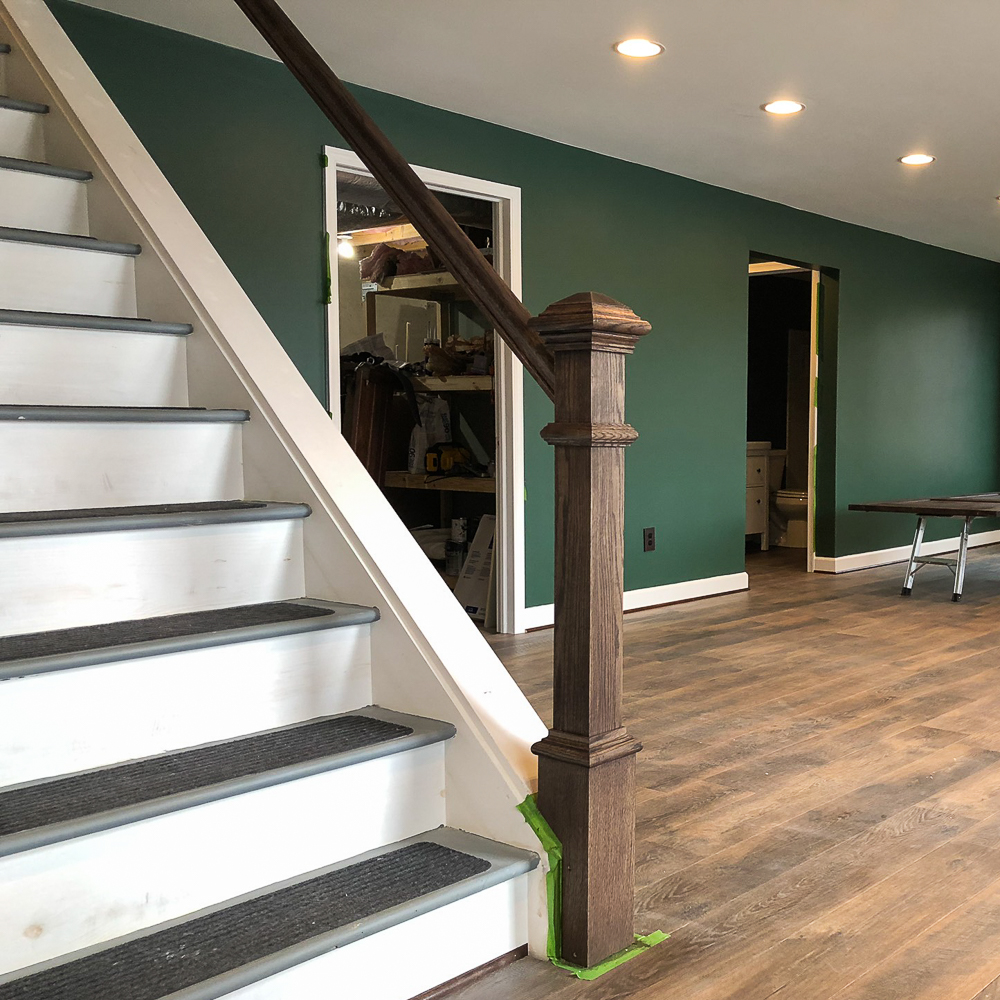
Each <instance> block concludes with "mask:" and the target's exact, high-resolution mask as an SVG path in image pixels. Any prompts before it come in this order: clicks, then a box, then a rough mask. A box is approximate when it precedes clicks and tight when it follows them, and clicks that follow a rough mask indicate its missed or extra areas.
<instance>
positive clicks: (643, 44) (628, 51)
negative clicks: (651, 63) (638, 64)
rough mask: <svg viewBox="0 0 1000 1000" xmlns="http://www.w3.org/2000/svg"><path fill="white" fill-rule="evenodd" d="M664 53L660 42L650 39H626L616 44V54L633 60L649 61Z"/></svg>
mask: <svg viewBox="0 0 1000 1000" xmlns="http://www.w3.org/2000/svg"><path fill="white" fill-rule="evenodd" d="M662 51H663V46H662V45H661V44H660V43H659V42H651V41H650V40H649V39H648V38H626V39H625V40H624V41H623V42H617V43H616V44H615V52H617V53H619V54H620V55H623V56H631V57H632V58H633V59H649V58H651V57H652V56H658V55H659V54H660V53H661V52H662Z"/></svg>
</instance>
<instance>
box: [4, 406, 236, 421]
mask: <svg viewBox="0 0 1000 1000" xmlns="http://www.w3.org/2000/svg"><path fill="white" fill-rule="evenodd" d="M249 419H250V413H249V411H248V410H233V409H212V410H210V409H208V408H207V407H204V406H76V405H72V406H65V405H51V404H45V403H42V404H38V403H30V404H20V403H4V404H0V421H3V420H24V421H30V420H43V421H50V422H51V421H74V422H75V421H80V422H88V421H100V422H102V423H105V422H111V423H114V422H129V423H242V422H243V421H246V420H249Z"/></svg>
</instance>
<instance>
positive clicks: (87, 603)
mask: <svg viewBox="0 0 1000 1000" xmlns="http://www.w3.org/2000/svg"><path fill="white" fill-rule="evenodd" d="M0 564H2V565H3V566H4V573H3V574H0V634H3V635H19V634H22V633H24V632H41V631H48V630H51V629H59V628H70V627H73V626H77V625H94V624H97V623H101V622H112V621H122V620H127V619H131V618H147V617H151V616H153V615H173V614H180V613H181V612H184V611H204V610H209V609H211V608H224V607H229V606H235V605H239V604H257V603H262V602H264V601H284V600H289V599H291V598H293V597H299V596H301V595H302V594H303V593H304V592H305V585H304V578H303V566H302V522H301V521H300V520H269V521H245V522H240V523H235V524H204V525H191V526H184V527H176V528H153V529H142V528H137V529H131V530H123V531H106V532H102V531H85V532H79V533H74V534H68V535H59V534H54V535H41V536H35V537H26V538H0ZM0 690H2V689H0Z"/></svg>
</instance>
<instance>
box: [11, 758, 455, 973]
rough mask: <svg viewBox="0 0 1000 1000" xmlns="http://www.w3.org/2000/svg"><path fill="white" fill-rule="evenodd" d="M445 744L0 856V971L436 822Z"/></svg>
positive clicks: (441, 811) (441, 807)
mask: <svg viewBox="0 0 1000 1000" xmlns="http://www.w3.org/2000/svg"><path fill="white" fill-rule="evenodd" d="M444 751H445V748H444V745H443V744H435V745H433V746H429V747H421V748H419V749H417V750H411V751H409V752H407V753H401V754H393V755H391V756H389V757H381V758H378V759H377V760H372V761H367V762H365V763H362V764H355V765H352V766H349V767H344V768H340V769H338V770H336V771H328V772H326V773H324V774H317V775H313V776H312V777H308V778H301V779H299V780H297V781H289V782H285V783H283V784H280V785H274V786H272V787H270V788H264V789H259V790H257V791H254V792H247V793H245V794H243V795H236V796H232V797H230V798H226V799H219V800H217V801H215V802H210V803H207V804H206V805H203V806H196V807H194V808H190V809H185V810H181V811H179V812H175V813H170V814H168V815H166V816H158V817H155V818H153V819H148V820H143V821H141V822H139V823H132V824H130V825H127V826H123V827H118V828H116V829H114V830H107V831H103V832H101V833H95V834H91V835H89V836H86V837H79V838H77V839H75V840H70V841H66V842H64V843H61V844H52V845H50V846H48V847H40V848H36V849H35V850H33V851H27V852H25V853H23V854H19V855H12V856H10V857H7V858H0V898H2V899H3V900H4V906H3V907H2V912H0V956H2V957H0V963H2V966H0V972H10V971H12V970H15V969H20V968H24V967H25V966H28V965H32V964H34V963H36V962H42V961H46V960H48V959H50V958H54V957H56V956H58V955H61V954H64V953H66V952H70V951H74V950H76V949H78V948H85V947H88V946H90V945H94V944H98V943H100V942H102V941H107V940H110V939H112V938H116V937H119V936H121V935H123V934H129V933H131V932H133V931H136V930H140V929H142V928H144V927H149V926H152V925H154V924H157V923H160V922H162V921H164V920H170V919H173V918H176V917H181V916H184V915H185V914H187V913H190V912H191V911H193V910H197V909H200V908H202V907H205V906H210V905H212V904H214V903H219V902H223V901H225V900H227V899H229V898H231V897H234V896H238V895H240V894H242V893H245V892H250V891H252V890H254V889H257V888H261V887H263V886H266V885H270V884H271V883H273V882H278V881H281V880H283V879H287V878H292V877H293V876H295V875H299V874H302V873H304V872H308V871H311V870H313V869H315V868H320V867H323V866H324V865H328V864H332V863H334V862H336V861H340V860H344V859H346V858H349V857H353V856H354V855H355V854H360V853H362V852H364V851H367V850H371V849H374V848H377V847H383V846H385V845H386V844H391V843H394V842H396V841H397V840H402V839H404V838H406V837H411V836H415V835H417V834H419V833H422V832H423V831H425V830H428V829H433V828H435V827H437V826H440V825H442V824H443V823H444V821H445V801H444Z"/></svg>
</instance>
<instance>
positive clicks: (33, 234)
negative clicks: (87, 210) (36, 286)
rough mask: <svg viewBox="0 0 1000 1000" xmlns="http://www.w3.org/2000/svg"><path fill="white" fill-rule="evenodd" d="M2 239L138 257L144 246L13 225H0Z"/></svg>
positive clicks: (64, 248)
mask: <svg viewBox="0 0 1000 1000" xmlns="http://www.w3.org/2000/svg"><path fill="white" fill-rule="evenodd" d="M0 240H4V241H6V242H8V243H30V244H31V245H33V246H46V247H59V248H61V249H63V250H86V251H88V252H90V253H109V254H117V255H118V256H121V257H138V256H139V254H141V253H142V247H141V246H139V244H138V243H119V242H117V241H114V240H98V239H94V237H92V236H71V235H67V234H65V233H47V232H44V231H42V230H40V229H18V228H16V227H13V226H0Z"/></svg>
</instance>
